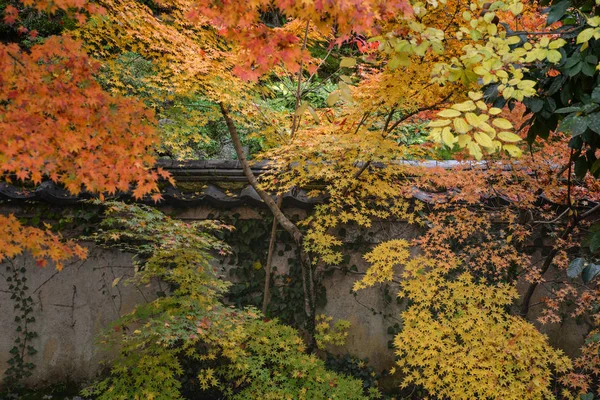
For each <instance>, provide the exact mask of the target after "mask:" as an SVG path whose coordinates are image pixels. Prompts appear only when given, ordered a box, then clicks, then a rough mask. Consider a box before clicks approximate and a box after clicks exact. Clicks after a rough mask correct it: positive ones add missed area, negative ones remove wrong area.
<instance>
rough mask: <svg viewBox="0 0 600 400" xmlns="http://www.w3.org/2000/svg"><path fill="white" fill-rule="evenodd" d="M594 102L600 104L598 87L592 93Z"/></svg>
mask: <svg viewBox="0 0 600 400" xmlns="http://www.w3.org/2000/svg"><path fill="white" fill-rule="evenodd" d="M592 101H594V102H596V103H599V104H600V86H596V87H595V88H594V90H593V91H592Z"/></svg>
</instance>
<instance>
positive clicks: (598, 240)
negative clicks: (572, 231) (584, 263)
mask: <svg viewBox="0 0 600 400" xmlns="http://www.w3.org/2000/svg"><path fill="white" fill-rule="evenodd" d="M589 239H590V251H591V252H592V253H595V252H596V250H598V249H600V231H598V232H593V233H592V234H590V235H589Z"/></svg>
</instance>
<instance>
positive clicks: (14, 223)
mask: <svg viewBox="0 0 600 400" xmlns="http://www.w3.org/2000/svg"><path fill="white" fill-rule="evenodd" d="M23 251H28V252H30V253H31V255H32V256H33V257H34V258H35V259H36V261H37V264H38V265H39V266H41V267H44V266H46V259H48V258H49V259H51V260H52V261H54V262H55V265H56V269H58V270H61V269H62V267H63V264H62V262H61V261H62V260H66V259H68V258H70V257H73V256H77V257H79V258H85V256H86V250H85V249H84V248H82V247H81V246H78V245H76V244H74V243H72V242H70V241H69V242H67V243H63V242H62V241H61V240H60V237H59V236H57V235H54V234H53V233H51V232H50V231H48V230H42V229H38V228H32V227H25V226H23V225H21V223H20V222H19V221H18V220H17V219H16V218H15V217H14V216H13V215H9V216H8V217H5V216H2V215H0V262H2V261H4V259H5V258H12V257H15V256H17V255H20V254H22V253H23Z"/></svg>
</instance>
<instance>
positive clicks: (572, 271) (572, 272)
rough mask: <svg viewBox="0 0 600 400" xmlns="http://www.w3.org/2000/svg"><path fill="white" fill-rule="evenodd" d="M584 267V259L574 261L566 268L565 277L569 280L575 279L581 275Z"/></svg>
mask: <svg viewBox="0 0 600 400" xmlns="http://www.w3.org/2000/svg"><path fill="white" fill-rule="evenodd" d="M585 266H586V261H585V259H583V258H581V257H579V258H576V259H574V260H573V261H571V262H570V263H569V267H568V268H567V276H568V277H569V278H571V279H575V278H577V277H578V276H579V274H581V272H582V271H583V269H584V268H585Z"/></svg>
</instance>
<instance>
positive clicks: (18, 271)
mask: <svg viewBox="0 0 600 400" xmlns="http://www.w3.org/2000/svg"><path fill="white" fill-rule="evenodd" d="M6 272H7V275H6V282H7V283H8V290H9V292H10V294H11V296H10V299H11V300H12V301H13V302H14V309H15V310H16V314H17V315H15V319H14V321H15V323H16V324H17V327H16V328H15V333H16V335H15V339H14V346H13V347H12V348H11V350H10V354H11V357H10V359H9V360H8V365H9V367H8V369H7V370H6V371H5V372H4V375H5V376H4V380H5V383H6V385H7V386H9V387H12V388H19V387H20V386H21V385H22V382H23V380H24V379H25V378H27V377H29V376H31V374H32V372H31V371H32V370H33V369H34V368H35V364H33V363H32V362H30V361H28V357H29V356H32V355H34V354H35V353H37V350H36V349H35V347H34V346H33V345H32V341H33V339H35V338H36V337H37V336H38V335H37V332H35V331H34V330H32V329H31V324H33V323H34V322H35V317H34V316H33V315H32V313H33V299H32V298H31V296H30V295H29V293H28V290H29V286H27V277H26V276H25V273H26V272H27V270H26V268H25V267H17V266H15V265H14V263H13V262H12V260H11V261H9V262H8V265H7V266H6Z"/></svg>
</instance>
